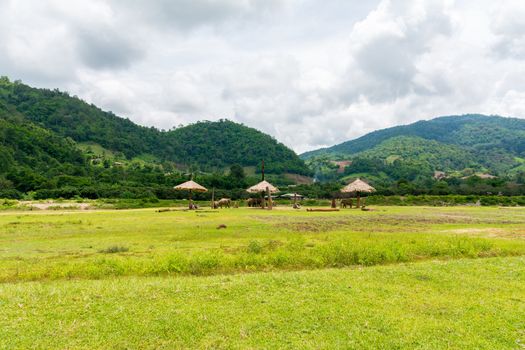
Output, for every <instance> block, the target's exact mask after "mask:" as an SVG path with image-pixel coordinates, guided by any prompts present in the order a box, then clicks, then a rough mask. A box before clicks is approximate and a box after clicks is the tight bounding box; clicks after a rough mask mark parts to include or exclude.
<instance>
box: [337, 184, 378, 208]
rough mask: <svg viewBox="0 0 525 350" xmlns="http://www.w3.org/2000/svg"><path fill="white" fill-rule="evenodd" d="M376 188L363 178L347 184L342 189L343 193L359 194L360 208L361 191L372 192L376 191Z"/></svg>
mask: <svg viewBox="0 0 525 350" xmlns="http://www.w3.org/2000/svg"><path fill="white" fill-rule="evenodd" d="M375 191H376V189H375V188H373V187H372V186H370V185H369V184H367V183H366V182H364V181H363V180H361V179H357V180H355V181H354V182H352V183H351V184H348V185H346V186H345V187H343V188H342V189H341V192H343V193H355V194H356V196H357V207H358V208H360V203H359V200H360V194H361V193H372V192H375Z"/></svg>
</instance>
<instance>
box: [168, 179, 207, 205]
mask: <svg viewBox="0 0 525 350" xmlns="http://www.w3.org/2000/svg"><path fill="white" fill-rule="evenodd" d="M174 189H175V190H178V191H188V192H189V198H188V199H189V201H190V203H189V209H195V206H194V205H193V201H192V199H191V197H192V192H207V191H208V190H207V189H206V187H203V186H201V185H199V184H198V183H196V182H195V181H193V180H190V181H186V182H185V183H182V184H180V185H178V186H175V187H174Z"/></svg>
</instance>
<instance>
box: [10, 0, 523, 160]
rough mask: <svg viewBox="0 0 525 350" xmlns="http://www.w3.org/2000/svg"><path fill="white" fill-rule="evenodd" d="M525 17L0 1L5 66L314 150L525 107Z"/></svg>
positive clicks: (430, 7) (517, 10)
mask: <svg viewBox="0 0 525 350" xmlns="http://www.w3.org/2000/svg"><path fill="white" fill-rule="evenodd" d="M524 18H525V1H522V0H507V1H506V0H500V1H490V0H461V1H460V0H457V1H453V0H421V1H418V0H414V1H406V0H377V1H376V0H367V1H365V0H150V1H145V0H144V1H142V0H106V1H102V0H0V52H1V54H0V75H7V76H8V77H9V78H11V79H13V80H14V79H20V80H22V81H23V82H25V83H28V84H30V85H33V86H37V87H49V88H59V89H61V90H67V91H69V92H70V93H71V94H75V95H77V96H79V97H81V98H83V99H84V100H86V101H88V102H91V103H94V104H96V105H98V106H100V107H101V108H103V109H105V110H111V111H113V112H115V113H116V114H118V115H120V116H123V117H127V118H130V119H131V120H133V121H135V122H137V123H139V124H142V125H147V126H151V125H153V126H156V127H158V128H162V129H170V128H172V127H174V126H177V125H180V124H185V125H186V124H189V123H192V122H195V121H197V120H202V119H207V120H216V119H220V118H228V119H232V120H235V121H238V122H242V123H244V124H245V125H248V126H252V127H255V128H258V129H260V130H262V131H265V132H267V133H269V134H271V135H273V136H275V137H276V138H277V139H278V140H280V141H281V142H283V143H285V144H286V145H288V146H290V147H291V148H293V149H294V150H296V151H297V152H303V151H306V150H311V149H315V148H318V147H321V146H327V145H332V144H335V143H339V142H342V141H345V140H348V139H351V138H355V137H358V136H361V135H363V134H365V133H367V132H369V131H373V130H375V129H379V128H385V127H389V126H393V125H397V124H406V123H410V122H413V121H416V120H420V119H430V118H433V117H436V116H440V115H451V114H462V113H485V114H500V115H505V116H515V117H525V20H523V19H524Z"/></svg>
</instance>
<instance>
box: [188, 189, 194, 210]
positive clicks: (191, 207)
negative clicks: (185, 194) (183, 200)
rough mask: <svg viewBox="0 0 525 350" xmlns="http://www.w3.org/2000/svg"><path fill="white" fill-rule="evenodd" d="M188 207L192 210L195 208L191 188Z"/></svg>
mask: <svg viewBox="0 0 525 350" xmlns="http://www.w3.org/2000/svg"><path fill="white" fill-rule="evenodd" d="M188 208H189V209H190V210H191V209H193V202H192V200H191V190H190V204H189V205H188Z"/></svg>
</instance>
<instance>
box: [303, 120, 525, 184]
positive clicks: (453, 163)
mask: <svg viewBox="0 0 525 350" xmlns="http://www.w3.org/2000/svg"><path fill="white" fill-rule="evenodd" d="M301 157H302V158H303V159H306V160H308V162H309V163H310V164H312V165H314V164H316V163H318V162H319V161H321V160H323V161H324V160H326V159H356V158H357V159H362V158H366V159H369V160H370V159H377V160H381V161H383V162H385V163H387V164H388V163H389V162H390V163H392V162H394V161H397V166H398V167H399V166H407V165H410V166H414V167H415V166H417V167H420V171H421V173H422V174H424V175H425V176H428V175H429V174H431V173H432V172H433V171H435V170H440V171H447V172H454V171H456V172H462V171H463V172H465V171H467V172H468V171H477V172H489V173H493V174H495V175H509V174H515V173H516V172H517V171H518V169H521V168H523V165H522V163H523V161H522V158H523V157H525V120H523V119H516V118H503V117H498V116H485V115H463V116H448V117H440V118H436V119H432V120H428V121H419V122H416V123H413V124H410V125H403V126H396V127H393V128H388V129H384V130H378V131H374V132H371V133H369V134H367V135H364V136H362V137H360V138H358V139H355V140H351V141H347V142H344V143H341V144H339V145H335V146H332V147H329V148H325V149H320V150H316V151H312V152H307V153H304V154H302V155H301ZM360 170H366V167H365V169H360ZM370 170H372V169H370ZM350 171H352V170H351V169H350ZM365 172H366V171H365Z"/></svg>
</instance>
